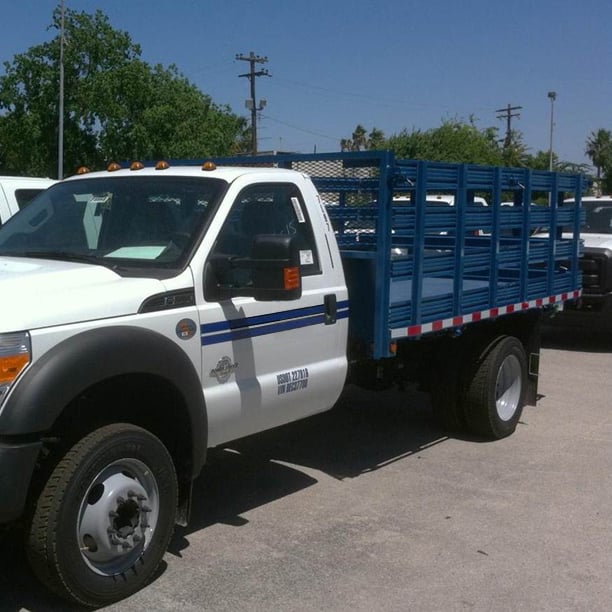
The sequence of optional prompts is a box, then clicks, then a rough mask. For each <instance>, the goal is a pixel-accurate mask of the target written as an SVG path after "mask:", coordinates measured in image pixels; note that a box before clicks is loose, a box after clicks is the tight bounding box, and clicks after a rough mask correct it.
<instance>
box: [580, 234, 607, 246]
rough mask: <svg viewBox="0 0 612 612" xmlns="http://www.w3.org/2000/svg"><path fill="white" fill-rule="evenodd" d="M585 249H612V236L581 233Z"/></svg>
mask: <svg viewBox="0 0 612 612" xmlns="http://www.w3.org/2000/svg"><path fill="white" fill-rule="evenodd" d="M580 238H582V241H583V242H584V246H585V247H594V248H600V249H612V234H589V233H587V232H580Z"/></svg>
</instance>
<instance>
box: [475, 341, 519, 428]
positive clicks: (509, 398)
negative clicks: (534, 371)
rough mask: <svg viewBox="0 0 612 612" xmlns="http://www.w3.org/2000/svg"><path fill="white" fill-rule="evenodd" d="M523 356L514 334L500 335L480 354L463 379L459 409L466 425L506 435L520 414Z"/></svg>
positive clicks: (513, 426) (514, 425) (515, 423)
mask: <svg viewBox="0 0 612 612" xmlns="http://www.w3.org/2000/svg"><path fill="white" fill-rule="evenodd" d="M526 388H527V357H526V355H525V349H524V348H523V345H522V344H521V343H520V342H519V340H518V339H517V338H514V337H512V336H502V337H501V338H498V339H497V340H496V341H495V342H494V343H493V344H491V345H489V346H488V347H487V348H486V349H485V350H484V351H483V353H482V354H481V355H480V357H479V359H478V362H477V366H476V370H475V372H474V373H473V375H472V376H471V378H470V380H469V381H467V384H466V387H465V394H464V396H463V409H464V412H465V418H466V422H467V425H468V429H469V430H470V431H472V432H473V433H476V434H480V435H483V436H485V437H487V438H492V439H499V438H504V437H506V436H509V435H510V434H511V433H513V432H514V430H515V429H516V425H517V423H518V421H519V419H520V417H521V413H522V410H523V405H524V402H525V391H526Z"/></svg>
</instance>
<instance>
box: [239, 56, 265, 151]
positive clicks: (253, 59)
mask: <svg viewBox="0 0 612 612" xmlns="http://www.w3.org/2000/svg"><path fill="white" fill-rule="evenodd" d="M236 59H237V60H241V61H243V62H249V64H250V70H249V72H247V73H245V74H239V75H238V76H239V77H246V78H247V79H249V81H250V85H251V97H250V99H249V100H247V101H246V107H247V108H248V109H249V110H250V111H251V151H252V153H253V155H256V154H257V112H258V111H260V110H263V108H264V107H265V105H266V101H265V100H260V101H259V106H258V105H257V103H256V102H255V78H256V77H260V76H270V73H269V72H268V71H267V70H266V69H265V68H262V69H261V70H255V64H265V63H266V62H267V61H268V58H267V57H260V56H259V55H255V54H254V53H253V52H252V51H251V52H250V53H249V55H242V54H236Z"/></svg>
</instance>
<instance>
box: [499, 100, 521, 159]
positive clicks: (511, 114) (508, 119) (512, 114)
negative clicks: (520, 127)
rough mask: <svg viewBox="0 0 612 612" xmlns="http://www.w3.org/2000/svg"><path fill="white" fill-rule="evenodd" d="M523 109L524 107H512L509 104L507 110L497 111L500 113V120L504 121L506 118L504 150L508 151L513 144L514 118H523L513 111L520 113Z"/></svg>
mask: <svg viewBox="0 0 612 612" xmlns="http://www.w3.org/2000/svg"><path fill="white" fill-rule="evenodd" d="M522 108H523V107H522V106H512V105H510V104H508V106H506V108H499V109H497V110H496V111H495V112H496V113H498V115H497V118H498V119H503V118H504V117H505V118H506V138H505V139H504V149H507V148H508V147H509V146H510V145H511V144H512V118H513V117H520V116H521V115H520V114H519V113H515V112H513V111H519V110H521V109H522Z"/></svg>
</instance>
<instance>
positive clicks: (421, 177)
mask: <svg viewBox="0 0 612 612" xmlns="http://www.w3.org/2000/svg"><path fill="white" fill-rule="evenodd" d="M415 197H416V202H415V209H416V210H415V220H414V251H413V258H414V273H413V276H412V295H411V300H412V317H411V319H412V320H411V323H412V324H413V325H418V324H420V323H421V320H422V315H421V306H422V298H423V257H424V250H425V213H426V209H425V200H426V197H427V162H424V161H419V162H418V163H417V179H416V190H415Z"/></svg>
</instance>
